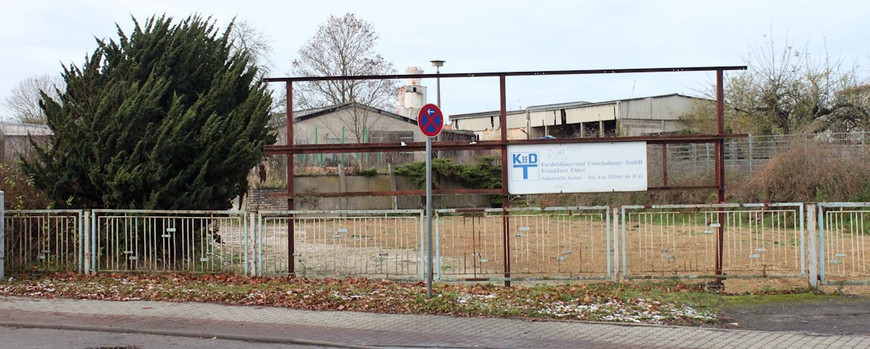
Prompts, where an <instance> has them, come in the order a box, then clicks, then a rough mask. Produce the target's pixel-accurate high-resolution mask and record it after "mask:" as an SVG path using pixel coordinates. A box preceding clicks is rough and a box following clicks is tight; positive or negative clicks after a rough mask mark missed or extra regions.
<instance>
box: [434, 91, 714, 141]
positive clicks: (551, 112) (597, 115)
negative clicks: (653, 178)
mask: <svg viewBox="0 0 870 349" xmlns="http://www.w3.org/2000/svg"><path fill="white" fill-rule="evenodd" d="M698 103H710V104H712V103H715V101H713V100H709V99H704V98H697V97H690V96H684V95H681V94H669V95H662V96H652V97H642V98H629V99H619V100H613V101H605V102H583V101H579V102H569V103H559V104H547V105H538V106H532V107H528V108H526V109H522V110H512V111H508V112H507V126H508V139H534V138H541V137H547V136H553V137H556V138H577V137H580V138H584V137H604V136H613V135H619V136H622V137H630V136H642V135H651V134H669V133H677V132H679V131H681V130H683V129H685V128H686V123H685V121H684V117H685V116H687V115H689V114H691V113H692V111H693V110H694V109H695V107H696V106H697V104H698ZM450 120H451V123H452V126H453V128H454V129H456V130H469V131H473V132H474V133H475V134H477V135H478V136H479V137H480V139H484V140H486V139H499V138H500V137H501V133H500V132H501V131H500V129H499V112H498V111H488V112H479V113H469V114H454V115H450Z"/></svg>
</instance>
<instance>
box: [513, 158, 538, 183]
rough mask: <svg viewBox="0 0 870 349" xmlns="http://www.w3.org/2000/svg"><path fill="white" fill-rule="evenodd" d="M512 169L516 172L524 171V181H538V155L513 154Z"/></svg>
mask: <svg viewBox="0 0 870 349" xmlns="http://www.w3.org/2000/svg"><path fill="white" fill-rule="evenodd" d="M511 155H512V162H513V165H512V167H513V168H514V170H517V171H516V172H519V170H521V171H522V174H523V179H538V177H539V176H540V171H539V169H538V153H513V154H511Z"/></svg>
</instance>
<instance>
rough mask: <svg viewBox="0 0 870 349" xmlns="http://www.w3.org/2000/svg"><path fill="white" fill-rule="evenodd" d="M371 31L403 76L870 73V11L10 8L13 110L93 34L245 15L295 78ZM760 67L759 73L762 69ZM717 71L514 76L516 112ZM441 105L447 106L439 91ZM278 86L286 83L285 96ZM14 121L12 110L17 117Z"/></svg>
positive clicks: (162, 1) (614, 5)
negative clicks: (331, 44) (763, 49)
mask: <svg viewBox="0 0 870 349" xmlns="http://www.w3.org/2000/svg"><path fill="white" fill-rule="evenodd" d="M347 12H352V13H354V14H356V15H357V16H358V17H359V18H361V19H364V20H366V21H369V22H371V23H372V24H373V25H374V27H375V30H376V31H377V32H378V34H379V35H380V41H379V43H378V46H377V47H376V50H377V51H379V52H381V53H382V54H383V56H384V57H385V58H387V59H388V60H390V61H392V62H393V64H394V65H395V67H396V69H397V71H398V72H399V73H404V70H405V68H407V67H409V66H419V67H422V68H423V69H424V70H426V72H427V73H429V72H434V69H433V68H432V67H431V64H430V63H429V61H430V60H433V59H442V60H446V61H447V62H446V64H445V65H444V67H443V68H442V72H451V73H465V72H485V71H520V70H523V71H524V70H562V69H604V68H648V67H678V66H721V65H743V64H746V63H747V62H746V59H747V57H748V53H749V52H750V50H751V49H752V48H753V47H758V46H760V45H764V44H765V42H766V41H767V40H769V39H770V38H773V40H774V41H775V42H776V43H777V47H780V48H781V47H783V46H784V45H786V43H790V44H791V45H793V46H795V47H798V48H803V47H805V46H806V47H807V48H808V52H809V53H810V54H811V55H815V56H817V57H821V56H823V55H824V53H825V52H827V53H828V54H829V55H830V56H831V57H832V58H834V59H837V60H842V61H843V62H844V63H845V64H847V65H849V66H851V65H858V66H859V71H860V74H861V76H862V78H865V79H866V78H867V76H868V75H870V74H868V72H870V69H868V68H870V1H866V0H863V1H857V0H856V1H836V0H834V1H795V0H792V1H761V0H754V1H742V0H729V1H576V0H575V1H546V0H539V1H530V0H525V1H514V0H499V1H472V0H460V1H453V0H441V1H380V0H366V1H331V0H320V1H259V0H248V1H219V0H209V1H187V0H185V1H181V0H103V1H94V0H82V1H68V0H62V1H54V0H33V1H21V0H0V42H2V44H0V50H2V52H0V63H2V64H0V101H2V100H5V99H6V97H7V96H8V95H9V92H10V91H11V90H12V89H13V88H14V87H15V86H16V85H17V84H18V83H19V82H20V81H22V80H24V79H27V78H30V77H35V76H38V75H43V74H60V72H61V71H62V64H69V63H74V64H76V65H81V63H82V62H83V61H84V56H85V55H86V54H89V53H91V52H93V50H94V48H95V47H96V44H95V41H94V37H98V38H117V34H116V29H115V25H116V23H117V24H118V25H120V27H121V28H122V29H123V30H124V31H125V32H130V31H131V28H132V21H131V19H130V18H131V16H133V17H135V18H137V19H139V20H140V21H143V22H144V20H145V19H146V18H147V17H149V16H151V15H154V14H160V13H166V14H167V15H170V16H172V17H175V18H176V19H181V18H184V17H186V16H188V15H190V14H192V13H200V14H202V15H205V16H212V17H213V18H215V19H216V20H217V21H218V24H219V25H222V26H223V25H225V24H226V23H228V22H229V21H230V20H231V19H232V18H233V17H237V18H238V19H241V20H244V21H246V22H248V23H249V24H250V25H251V26H253V27H254V28H256V29H257V30H260V31H262V32H263V33H265V34H266V35H267V36H268V38H269V40H270V43H271V46H272V48H273V51H272V55H271V65H272V71H273V76H276V77H277V76H286V75H287V74H288V72H289V70H290V62H291V60H292V59H293V58H294V57H295V56H296V53H297V51H298V50H299V48H300V47H301V46H302V45H303V44H304V43H305V42H306V41H307V40H308V39H309V38H310V37H311V36H312V35H313V33H314V31H315V30H316V29H317V26H318V25H319V24H322V23H324V22H325V21H326V19H327V18H328V17H329V15H335V16H342V15H344V14H345V13H347ZM750 63H751V62H750ZM712 81H713V74H710V73H666V74H631V75H619V76H614V75H607V76H562V77H537V78H508V80H507V100H508V108H509V109H520V108H524V107H527V106H530V105H540V104H547V103H560V102H570V101H579V100H584V101H603V100H612V99H621V98H631V97H644V96H652V95H659V94H669V93H683V94H689V95H701V94H702V93H703V92H704V90H705V89H706V86H707V85H709V84H710V83H711V82H712ZM424 84H426V85H429V86H430V98H429V99H430V101H434V99H435V95H434V90H435V88H434V85H435V83H434V81H424ZM275 87H279V86H275ZM441 89H442V98H441V99H442V106H441V107H442V109H443V110H444V112H445V113H446V114H448V115H450V114H457V113H467V112H475V111H483V110H494V109H498V104H499V99H498V80H497V79H496V78H486V79H480V78H479V79H442V81H441ZM4 113H5V110H4Z"/></svg>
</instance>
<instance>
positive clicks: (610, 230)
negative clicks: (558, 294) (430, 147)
mask: <svg viewBox="0 0 870 349" xmlns="http://www.w3.org/2000/svg"><path fill="white" fill-rule="evenodd" d="M814 207H815V206H811V209H810V211H812V212H811V213H812V215H811V216H810V218H809V219H808V220H806V219H805V217H804V204H801V203H791V204H769V205H764V204H725V205H665V206H651V207H642V206H623V207H620V208H610V207H604V206H601V207H572V208H546V209H541V208H522V209H511V210H509V215H508V220H507V224H508V226H509V230H508V231H507V234H505V231H504V226H505V221H504V220H503V219H502V216H501V214H502V210H501V209H487V210H466V211H462V210H439V211H437V212H436V214H435V219H436V221H435V225H434V226H435V227H434V229H435V231H434V233H435V234H436V235H435V238H436V239H435V242H436V246H435V247H436V249H435V252H436V253H435V257H436V259H435V262H436V269H435V270H436V275H437V277H438V279H439V280H442V281H464V280H508V279H510V280H524V279H525V280H545V279H574V280H581V279H614V280H619V279H622V278H628V279H631V278H673V277H686V278H694V277H724V278H754V277H768V278H807V277H808V278H810V280H814V279H816V278H818V279H819V280H821V282H822V284H836V283H846V284H848V283H854V284H870V258H868V256H867V248H868V247H870V216H868V215H870V203H821V204H818V210H817V211H818V215H817V216H816V209H815V208H814ZM0 217H2V221H3V230H2V231H3V233H4V234H3V237H2V243H3V245H2V247H3V248H4V249H3V251H4V256H3V257H5V260H4V261H3V262H5V269H4V270H9V271H12V272H49V271H77V272H93V271H96V272H201V273H238V274H249V275H281V274H286V273H288V272H289V271H290V270H293V272H294V273H295V274H297V275H304V276H310V277H339V276H366V277H379V278H381V277H382V278H391V279H412V280H421V279H422V278H423V274H424V270H425V265H424V251H425V246H424V241H425V239H424V233H425V232H424V229H423V223H424V218H423V217H424V214H423V212H422V211H421V210H388V211H276V212H260V213H259V214H254V213H251V214H247V213H244V212H230V211H135V210H93V211H82V210H26V211H3V210H0ZM816 217H817V218H816ZM805 224H806V225H808V226H809V228H808V230H809V231H810V232H811V234H813V235H809V234H806V233H805ZM816 227H817V228H818V233H817V234H816V233H814V232H815V231H816V230H815V229H816ZM720 229H721V231H722V234H723V236H722V241H723V245H722V248H721V250H722V265H721V271H722V272H723V275H715V271H716V270H715V266H716V256H717V253H718V245H717V244H718V239H717V234H719V230H720ZM289 232H292V237H293V238H292V239H290V236H291V235H290V234H288V233H289ZM807 237H809V238H810V239H809V242H807ZM505 242H507V243H508V244H506V243H505ZM506 246H508V247H509V248H506ZM506 258H507V261H508V262H509V263H505V260H506ZM0 265H2V264H0ZM508 268H509V269H508ZM813 268H817V269H818V270H817V271H814V269H813ZM508 270H509V271H510V272H509V273H507V272H506V271H508Z"/></svg>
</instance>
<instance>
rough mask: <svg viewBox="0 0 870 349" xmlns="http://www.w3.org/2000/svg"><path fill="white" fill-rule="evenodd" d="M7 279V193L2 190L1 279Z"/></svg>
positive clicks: (0, 216) (0, 226)
mask: <svg viewBox="0 0 870 349" xmlns="http://www.w3.org/2000/svg"><path fill="white" fill-rule="evenodd" d="M5 279H6V193H4V192H3V191H2V190H0V280H5Z"/></svg>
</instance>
